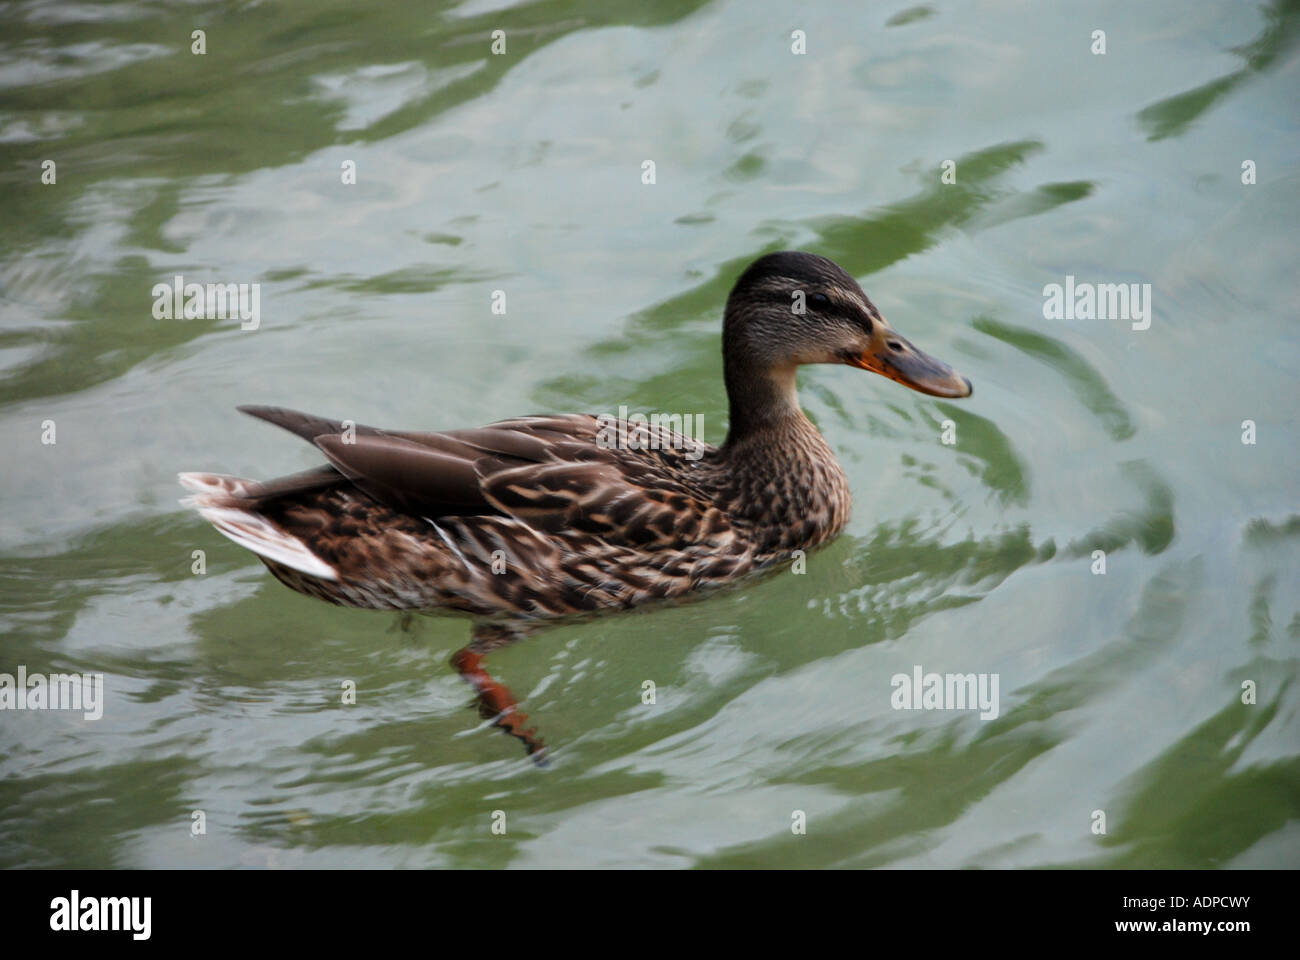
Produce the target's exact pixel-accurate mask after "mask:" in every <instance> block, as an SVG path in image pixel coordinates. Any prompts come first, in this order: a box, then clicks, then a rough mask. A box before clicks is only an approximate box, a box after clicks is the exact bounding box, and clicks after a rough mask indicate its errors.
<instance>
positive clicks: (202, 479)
mask: <svg viewBox="0 0 1300 960" xmlns="http://www.w3.org/2000/svg"><path fill="white" fill-rule="evenodd" d="M178 479H179V480H180V482H181V486H183V487H185V489H187V490H192V491H194V496H192V497H186V498H185V499H183V500H182V501H181V503H182V504H183V505H184V506H187V507H194V508H195V509H196V510H198V512H199V515H200V516H202V517H203V518H204V519H205V520H207V521H208V522H209V523H211V524H212V525H213V526H214V527H216V528H217V530H219V531H220V532H221V533H223V534H225V535H226V536H227V537H229V538H230V539H231V540H233V541H235V543H237V544H239V545H240V546H241V547H244V548H245V549H248V550H251V551H253V552H254V553H255V554H257V555H258V556H259V557H263V558H265V559H267V560H271V561H274V562H276V563H280V564H283V565H284V566H286V567H292V568H293V569H294V570H298V571H301V572H302V573H306V574H309V575H311V576H313V577H318V578H320V579H322V580H338V579H339V573H338V571H337V570H335V569H334V567H332V566H330V565H329V564H328V563H326V562H325V561H324V560H322V559H321V558H320V557H318V556H316V554H315V553H313V552H312V551H311V549H310V548H309V547H308V546H307V545H306V544H305V543H303V542H302V540H300V539H298V538H297V537H295V536H292V535H291V534H288V533H286V532H285V531H284V530H281V529H280V528H279V527H278V526H277V525H275V524H274V523H272V522H271V521H270V520H268V519H267V518H266V517H264V516H262V515H261V514H260V513H259V512H258V511H257V503H258V501H260V500H264V499H266V498H267V497H271V496H279V495H282V494H284V493H291V492H298V491H301V490H309V489H313V488H315V487H320V486H328V485H330V484H332V483H337V482H338V481H339V480H340V479H341V477H340V476H339V474H338V472H337V471H335V470H334V469H333V468H332V467H325V468H322V469H319V470H311V471H308V472H307V473H301V474H295V475H293V476H291V477H282V478H280V479H279V480H271V481H268V482H266V483H261V482H259V481H256V480H245V479H243V478H242V477H230V476H223V475H222V474H218V473H182V474H179V476H178Z"/></svg>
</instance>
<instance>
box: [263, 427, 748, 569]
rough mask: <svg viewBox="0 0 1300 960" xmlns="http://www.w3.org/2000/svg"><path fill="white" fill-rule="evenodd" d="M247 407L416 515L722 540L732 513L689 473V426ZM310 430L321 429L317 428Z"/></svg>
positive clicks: (668, 542) (644, 543) (629, 536)
mask: <svg viewBox="0 0 1300 960" xmlns="http://www.w3.org/2000/svg"><path fill="white" fill-rule="evenodd" d="M240 409H241V410H243V411H244V412H246V413H249V414H251V415H253V416H256V417H260V418H261V419H263V420H267V421H269V422H271V423H274V424H276V425H277V426H280V427H283V428H285V429H287V430H290V431H291V432H293V433H295V434H297V435H298V436H301V437H305V438H308V439H310V440H311V441H312V442H313V443H315V445H316V446H317V447H319V448H320V450H321V451H322V452H323V453H324V454H325V456H326V457H327V458H328V459H329V461H330V465H331V466H332V467H333V468H334V469H335V470H337V471H339V473H341V474H342V475H343V476H344V477H346V478H347V479H348V480H350V481H351V482H352V483H353V484H354V485H355V486H356V487H358V488H359V489H360V490H362V491H363V492H365V493H367V494H369V495H370V496H372V497H374V498H375V499H376V500H379V501H381V502H383V503H386V504H388V505H390V506H392V507H395V508H397V509H399V510H403V511H407V512H410V513H414V514H416V515H420V516H428V517H433V518H437V517H443V516H451V515H456V516H460V517H463V518H465V520H466V521H470V520H472V518H473V517H474V516H476V515H483V516H501V515H506V516H511V517H514V518H516V519H517V520H520V521H522V522H523V523H526V524H528V525H529V526H530V527H533V528H534V529H536V530H539V531H542V532H545V533H552V534H554V533H559V532H561V531H565V530H570V531H574V532H580V533H585V534H590V535H593V536H596V537H599V538H600V539H602V540H604V541H606V542H607V543H610V544H612V545H619V546H628V547H636V548H641V549H645V548H655V549H674V548H681V547H685V546H688V545H691V544H706V545H707V544H718V545H720V544H722V543H723V542H724V541H725V540H726V539H727V537H728V535H729V533H730V525H729V523H728V521H727V519H726V517H725V515H724V514H723V512H722V511H721V510H719V509H718V508H717V507H716V506H714V505H713V504H711V503H709V502H708V501H707V500H705V499H704V498H702V497H701V496H700V495H699V494H698V491H697V490H695V489H693V486H692V484H690V483H689V474H690V471H691V469H692V467H693V465H694V461H693V460H691V459H689V458H688V457H687V456H685V453H684V451H685V450H688V449H690V443H691V441H689V439H688V438H683V437H680V436H678V435H676V434H674V433H673V432H672V431H669V430H664V429H662V428H650V427H647V426H644V425H643V426H641V427H639V428H634V434H633V436H632V440H633V441H634V442H632V443H630V444H624V445H623V446H620V447H618V448H613V449H611V448H607V447H605V446H602V445H601V444H598V443H597V438H598V435H599V432H600V429H601V425H600V422H599V421H598V420H597V419H596V418H595V417H591V416H586V415H581V414H572V415H568V416H554V417H547V416H539V417H521V418H517V419H514V420H503V421H501V422H499V423H494V424H490V425H488V426H486V427H479V428H476V429H469V430H449V431H446V432H442V433H427V432H408V431H393V430H379V429H377V428H374V427H365V426H362V425H357V426H356V427H355V428H354V430H355V436H352V437H349V438H348V439H347V440H345V439H344V431H343V423H342V422H341V421H337V420H329V419H327V418H324V417H315V416H312V415H310V414H304V413H299V412H297V411H293V410H285V409H282V408H279V407H241V408H240ZM316 431H319V432H316Z"/></svg>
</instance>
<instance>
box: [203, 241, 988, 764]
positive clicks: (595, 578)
mask: <svg viewBox="0 0 1300 960" xmlns="http://www.w3.org/2000/svg"><path fill="white" fill-rule="evenodd" d="M722 353H723V361H724V373H725V378H726V387H727V397H728V400H729V402H730V426H729V431H728V434H727V439H726V442H725V443H724V444H723V445H722V446H721V447H710V446H707V445H704V444H701V443H699V442H697V441H695V440H692V439H690V438H688V437H685V436H682V435H680V434H677V433H674V432H673V431H670V430H666V429H663V428H657V427H652V426H649V425H645V424H641V425H637V426H634V427H626V426H625V425H620V427H619V429H616V430H610V429H609V424H608V422H607V421H602V420H598V419H597V418H596V417H593V416H587V415H582V414H569V415H563V416H536V417H523V418H520V419H516V420H504V421H501V422H500V423H494V424H492V425H490V426H487V427H481V428H479V429H471V430H448V431H445V432H442V433H412V432H408V431H399V430H380V429H377V428H374V427H364V426H352V425H351V424H350V423H347V422H342V421H338V420H327V419H324V418H322V417H313V416H310V415H308V414H303V413H296V412H294V411H291V410H284V409H281V408H278V407H240V408H239V409H240V410H242V411H243V412H245V413H248V414H251V415H252V416H255V417H259V418H261V419H263V420H267V421H269V422H271V423H274V424H276V425H277V426H280V427H284V428H285V429H286V430H289V431H291V432H293V433H296V434H298V436H300V437H302V438H303V439H305V440H308V441H310V442H311V443H314V444H315V445H316V446H317V447H318V448H319V449H320V450H321V452H322V453H323V454H324V455H325V458H326V459H327V460H328V461H329V465H328V466H322V467H320V468H318V469H316V470H311V471H308V472H306V473H300V474H296V475H294V476H290V477H284V478H281V479H278V480H271V481H268V482H265V483H259V482H257V481H253V480H242V479H238V478H235V477H227V476H220V475H216V474H209V473H185V474H181V477H180V480H181V483H182V484H184V486H186V487H187V488H189V489H190V490H192V491H195V494H196V495H195V496H193V497H191V498H189V500H188V501H186V502H187V503H189V504H192V505H193V506H195V507H197V508H198V510H199V512H200V513H201V514H202V515H203V516H204V517H206V518H207V519H208V520H209V521H211V522H212V524H213V525H214V526H216V528H217V529H218V530H220V531H221V532H222V533H223V534H225V535H226V536H227V537H229V538H230V539H232V540H234V541H235V542H236V543H238V544H240V545H242V546H244V547H247V548H248V549H250V550H252V551H253V552H254V553H256V554H257V555H258V557H260V558H261V560H262V562H263V563H265V564H266V566H267V567H268V568H270V570H271V572H272V573H273V574H274V575H275V576H276V577H277V578H278V579H279V580H280V581H281V582H283V583H284V584H286V585H287V586H289V587H292V588H293V589H294V590H297V591H299V592H300V593H305V594H308V595H310V596H314V597H320V598H321V599H323V600H328V601H330V602H331V603H336V604H341V605H343V606H351V607H365V608H370V609H391V610H418V611H426V612H436V611H439V610H445V611H454V612H460V613H465V614H469V615H471V616H474V617H477V618H480V619H479V623H478V628H477V629H476V631H475V641H474V643H472V644H471V645H470V647H468V648H466V650H465V651H462V652H461V654H459V655H458V657H457V666H458V667H459V668H460V669H461V672H462V673H463V674H465V675H466V676H467V677H468V679H470V680H471V681H472V682H473V683H474V685H475V686H476V687H477V688H478V690H479V694H480V700H481V701H482V706H483V709H484V710H485V711H491V713H492V715H493V716H497V717H498V719H499V722H500V723H501V725H502V726H505V727H506V728H507V730H508V731H509V732H511V733H513V734H514V735H516V736H520V737H521V738H522V739H524V740H525V742H526V743H527V744H528V745H529V749H530V752H532V751H533V750H536V749H538V748H539V747H540V742H535V738H532V739H530V736H531V733H530V732H524V731H522V730H521V729H519V727H520V724H521V721H522V720H523V717H522V715H516V716H515V717H514V720H513V721H508V720H507V719H505V718H502V717H501V715H502V714H503V713H504V714H510V713H513V712H514V711H513V700H512V699H511V698H510V697H509V693H508V691H505V690H504V688H500V687H499V686H497V685H496V684H495V682H494V681H492V680H491V678H490V677H488V676H487V674H486V672H485V671H483V670H482V669H480V667H479V659H480V658H481V655H482V654H483V653H484V652H485V651H486V650H488V649H491V648H492V647H493V646H497V645H500V644H501V643H503V642H508V640H509V639H511V638H513V637H515V636H517V635H518V633H519V632H520V630H521V629H523V630H527V629H529V628H528V626H527V624H529V623H534V624H535V623H537V622H538V621H541V620H544V619H548V618H557V617H564V616H571V615H575V614H588V613H593V612H596V611H601V610H609V609H625V608H628V607H633V606H636V605H637V604H640V603H644V602H646V601H650V600H661V599H667V598H671V597H679V596H681V595H683V594H686V593H690V592H692V591H697V590H702V589H706V588H708V587H713V586H718V585H721V584H724V583H727V582H729V581H733V580H736V579H738V578H740V577H743V576H745V575H746V574H749V573H751V572H753V571H756V570H759V569H761V568H763V567H766V566H769V565H771V564H773V563H776V562H778V561H780V560H782V559H783V558H787V557H789V556H790V555H791V553H792V552H793V551H795V550H807V549H810V548H812V547H816V546H818V545H820V544H822V543H824V542H826V541H827V540H829V539H831V538H832V537H834V536H835V535H836V534H838V533H839V532H840V531H841V530H842V529H843V528H844V525H845V523H846V522H847V520H848V515H849V503H850V496H849V489H848V481H847V479H846V478H845V476H844V471H843V470H842V469H841V467H840V465H839V463H838V462H837V461H836V459H835V455H834V454H833V453H832V452H831V449H830V447H829V446H827V444H826V441H825V440H823V439H822V436H821V434H820V433H819V432H818V431H817V429H816V427H814V426H813V425H812V423H811V422H810V421H809V420H808V418H807V417H806V416H804V414H803V412H802V411H801V410H800V409H799V402H798V398H797V396H796V394H795V369H796V368H797V367H799V366H801V365H803V364H809V363H845V364H849V365H850V366H854V367H858V368H860V369H863V370H870V371H872V372H874V373H879V374H883V375H884V376H886V377H889V378H890V379H893V380H897V381H898V382H899V383H902V384H905V385H907V386H909V387H912V388H913V389H915V390H920V391H922V392H924V393H929V394H933V395H935V396H940V397H966V396H969V395H970V393H971V385H970V381H969V380H967V379H966V378H965V377H962V376H960V375H958V374H957V373H956V372H955V371H953V370H952V368H951V367H949V366H947V365H946V364H944V363H941V362H939V361H938V360H935V359H933V358H932V357H929V356H927V355H926V354H924V353H922V352H921V351H920V350H917V349H916V348H915V347H913V346H912V345H911V344H910V343H908V341H906V340H905V339H903V338H902V337H901V336H899V335H898V334H896V333H895V332H894V331H893V329H892V328H891V327H890V326H889V324H888V323H886V322H885V320H884V318H882V317H881V315H880V312H879V311H878V310H877V309H876V308H875V306H873V305H872V303H871V301H870V300H869V299H867V296H866V294H864V293H863V292H862V288H861V287H859V286H858V284H857V283H856V282H855V281H854V279H853V278H852V277H850V276H849V275H848V274H847V273H845V272H844V271H843V270H842V269H841V268H840V267H839V266H837V265H836V264H835V263H834V262H832V261H830V260H828V259H826V258H825V257H819V256H814V255H812V254H807V253H794V252H786V253H773V254H768V255H767V256H764V257H760V258H759V259H758V260H756V261H754V263H752V264H751V265H750V266H749V268H748V269H747V270H745V272H744V273H743V274H741V276H740V279H739V280H737V281H736V285H735V287H734V288H733V289H732V291H731V294H730V296H729V297H728V298H727V307H726V313H725V318H724V321H723V335H722ZM611 439H612V440H613V442H610V441H611Z"/></svg>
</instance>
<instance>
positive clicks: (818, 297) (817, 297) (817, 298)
mask: <svg viewBox="0 0 1300 960" xmlns="http://www.w3.org/2000/svg"><path fill="white" fill-rule="evenodd" d="M808 299H809V301H810V302H812V303H815V304H816V305H817V306H819V307H829V306H830V305H831V298H830V297H828V296H826V294H824V293H812V294H809V295H808Z"/></svg>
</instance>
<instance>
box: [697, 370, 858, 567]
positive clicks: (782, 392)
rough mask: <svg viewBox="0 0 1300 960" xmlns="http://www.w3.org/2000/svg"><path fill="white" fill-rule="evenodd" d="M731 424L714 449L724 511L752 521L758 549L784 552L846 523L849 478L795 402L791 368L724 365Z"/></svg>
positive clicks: (818, 540) (804, 545)
mask: <svg viewBox="0 0 1300 960" xmlns="http://www.w3.org/2000/svg"><path fill="white" fill-rule="evenodd" d="M727 394H728V398H729V400H730V407H731V423H730V426H729V428H728V431H727V440H726V443H724V444H723V445H722V447H721V449H720V450H719V451H718V453H719V457H718V465H719V467H720V468H721V470H720V474H719V481H720V486H721V487H722V489H721V490H720V491H719V492H720V494H721V499H723V500H725V501H727V502H728V507H727V510H728V513H729V514H730V515H731V516H733V517H736V518H743V519H745V520H747V521H749V522H750V523H751V524H753V525H754V527H755V529H756V531H757V532H756V536H757V537H758V539H759V541H760V549H761V551H762V552H764V553H772V554H779V553H788V552H789V551H790V550H795V549H801V548H807V547H812V546H816V545H817V544H819V543H821V542H823V541H825V540H827V539H829V538H831V537H833V536H834V535H835V534H837V533H839V532H840V530H841V529H843V527H844V524H845V523H846V522H847V521H848V515H849V507H850V504H851V498H850V496H849V485H848V479H847V477H845V475H844V470H843V469H842V468H841V467H840V464H839V461H838V460H836V458H835V454H834V453H833V452H832V451H831V448H830V447H829V446H828V445H827V443H826V441H825V439H824V438H823V437H822V435H821V433H820V432H819V431H818V430H817V428H816V427H815V426H813V424H812V422H811V421H810V420H809V419H808V418H807V417H806V416H805V415H804V412H803V410H801V409H800V408H799V397H798V394H797V393H796V391H795V368H794V367H793V366H791V367H789V368H780V369H777V370H770V371H763V372H761V373H758V372H755V371H753V370H749V371H744V372H743V373H742V371H740V370H737V369H734V368H732V367H731V366H730V365H728V369H727Z"/></svg>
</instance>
